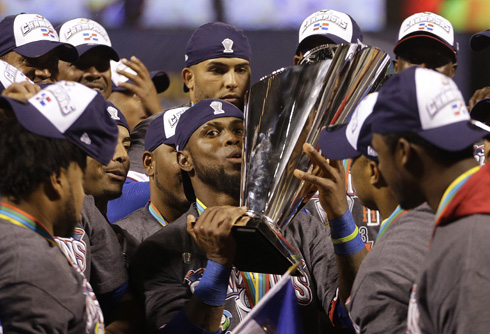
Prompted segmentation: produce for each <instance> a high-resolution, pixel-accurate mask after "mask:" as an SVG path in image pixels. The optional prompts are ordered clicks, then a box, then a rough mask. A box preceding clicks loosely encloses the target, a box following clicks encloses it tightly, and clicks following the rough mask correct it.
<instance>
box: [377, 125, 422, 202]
mask: <svg viewBox="0 0 490 334" xmlns="http://www.w3.org/2000/svg"><path fill="white" fill-rule="evenodd" d="M371 144H372V146H373V148H374V150H375V151H376V152H377V153H378V161H379V162H378V169H379V172H380V173H381V175H382V176H383V178H384V179H385V181H386V183H387V184H388V186H389V187H390V189H391V191H392V192H393V194H394V195H395V197H396V199H397V202H398V203H399V204H400V205H401V207H402V208H404V209H413V208H415V207H417V206H418V205H420V204H422V203H423V202H424V201H425V198H424V195H423V193H422V192H421V190H420V188H419V184H418V180H417V178H416V177H414V176H413V175H411V174H410V173H409V172H408V171H407V170H406V169H405V168H404V166H403V164H402V163H401V162H400V161H399V160H400V159H402V158H400V155H401V153H400V152H399V151H398V150H399V148H398V147H397V148H396V149H395V152H393V153H392V152H391V151H390V148H389V147H388V145H387V144H386V143H385V141H384V139H383V137H382V136H381V135H380V134H377V133H375V134H373V139H372V143H371Z"/></svg>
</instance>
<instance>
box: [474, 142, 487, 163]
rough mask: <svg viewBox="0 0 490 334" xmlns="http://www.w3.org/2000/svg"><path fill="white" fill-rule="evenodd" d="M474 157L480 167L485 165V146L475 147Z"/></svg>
mask: <svg viewBox="0 0 490 334" xmlns="http://www.w3.org/2000/svg"><path fill="white" fill-rule="evenodd" d="M473 156H474V157H475V160H476V161H478V163H479V164H480V166H483V165H484V164H485V151H484V147H483V145H473Z"/></svg>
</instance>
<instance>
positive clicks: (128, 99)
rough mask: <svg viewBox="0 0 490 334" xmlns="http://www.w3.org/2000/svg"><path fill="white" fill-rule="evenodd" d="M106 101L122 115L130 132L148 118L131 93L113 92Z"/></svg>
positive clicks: (136, 97)
mask: <svg viewBox="0 0 490 334" xmlns="http://www.w3.org/2000/svg"><path fill="white" fill-rule="evenodd" d="M108 100H109V101H110V102H112V103H113V104H114V105H115V106H116V107H117V109H119V110H120V111H121V112H122V113H123V114H124V117H126V121H127V122H128V125H129V128H130V129H131V131H132V130H133V129H134V127H135V126H136V125H138V123H139V122H141V121H142V120H144V119H145V118H147V117H148V116H147V115H146V113H145V110H144V108H143V104H142V103H141V100H140V99H139V97H138V96H136V95H135V94H133V93H132V92H119V91H114V92H112V93H111V95H110V96H109V98H108Z"/></svg>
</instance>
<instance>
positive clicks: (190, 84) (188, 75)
mask: <svg viewBox="0 0 490 334" xmlns="http://www.w3.org/2000/svg"><path fill="white" fill-rule="evenodd" d="M182 79H184V84H185V85H186V86H187V88H189V90H193V89H194V73H193V72H192V70H191V69H190V68H188V67H185V68H184V69H183V70H182Z"/></svg>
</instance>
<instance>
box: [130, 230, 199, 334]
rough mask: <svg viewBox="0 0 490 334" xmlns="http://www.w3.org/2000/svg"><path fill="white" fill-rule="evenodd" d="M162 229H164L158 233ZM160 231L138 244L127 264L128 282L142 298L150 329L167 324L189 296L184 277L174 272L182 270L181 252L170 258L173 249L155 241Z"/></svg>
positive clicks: (150, 330) (148, 328)
mask: <svg viewBox="0 0 490 334" xmlns="http://www.w3.org/2000/svg"><path fill="white" fill-rule="evenodd" d="M169 227H170V226H167V227H166V229H168V228H169ZM164 231H165V229H164V230H162V231H161V232H164ZM161 232H157V233H156V234H155V235H153V236H152V237H150V238H149V239H147V240H145V241H144V242H143V243H142V244H141V245H140V247H138V250H137V251H136V255H135V257H134V259H133V261H132V262H131V267H130V273H131V283H132V284H133V285H134V287H135V288H136V289H137V291H138V295H139V296H140V297H141V298H143V299H144V300H143V302H144V304H145V311H146V326H147V331H149V332H154V331H155V330H156V329H158V328H159V327H160V326H162V325H164V324H166V323H168V322H169V321H170V320H171V319H172V318H173V317H174V316H175V315H176V314H177V313H178V312H179V311H180V310H181V309H182V308H183V307H184V304H185V302H186V301H187V300H188V299H190V298H191V292H190V289H189V288H188V286H186V285H185V284H184V282H183V280H184V276H182V277H179V275H177V273H176V272H178V271H179V269H183V268H182V265H183V264H182V261H181V260H180V261H179V259H180V254H173V255H174V257H173V258H172V253H173V252H169V249H171V248H166V247H164V245H162V244H161V243H160V242H158V238H159V237H160V234H162V233H161ZM164 236H165V235H163V236H162V237H164ZM177 249H178V247H177ZM173 251H175V249H174V250H173ZM177 255H178V256H177ZM175 256H176V257H175Z"/></svg>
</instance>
